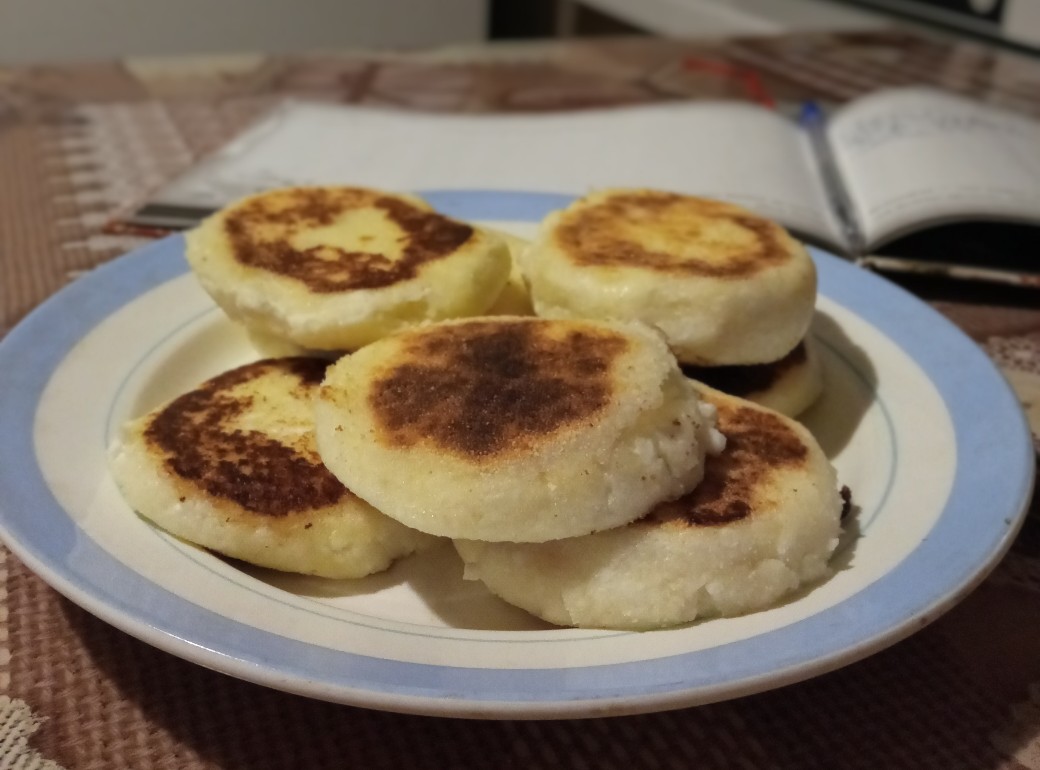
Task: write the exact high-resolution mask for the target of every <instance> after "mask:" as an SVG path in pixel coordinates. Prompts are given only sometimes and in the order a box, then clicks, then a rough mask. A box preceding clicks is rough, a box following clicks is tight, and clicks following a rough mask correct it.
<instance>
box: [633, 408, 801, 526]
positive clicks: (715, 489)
mask: <svg viewBox="0 0 1040 770" xmlns="http://www.w3.org/2000/svg"><path fill="white" fill-rule="evenodd" d="M713 403H716V406H717V407H718V410H719V416H718V427H719V430H720V431H722V433H723V435H725V436H726V449H725V450H724V451H723V452H722V454H720V455H718V456H716V457H709V458H708V460H707V462H706V465H705V470H704V479H703V480H702V481H701V483H700V484H698V485H697V487H696V488H695V489H694V490H693V491H692V492H690V493H689V494H687V495H686V496H684V497H681V498H679V499H678V500H676V501H674V502H670V503H664V504H663V505H660V506H658V507H657V508H656V509H654V511H652V512H651V514H650V515H649V516H648V517H647V518H645V519H642V520H641V522H645V523H648V524H659V523H664V524H665V525H666V526H679V527H686V526H694V527H712V526H718V525H723V524H730V523H732V522H735V521H739V520H741V519H746V518H749V517H753V516H754V515H755V511H756V508H757V507H758V506H760V505H762V503H764V502H766V501H765V500H763V497H762V496H763V494H764V493H765V492H764V490H766V488H767V486H768V480H769V475H770V474H771V473H773V472H774V471H775V470H777V469H782V468H785V467H797V466H799V465H802V464H804V463H805V462H806V460H807V458H808V455H809V450H808V448H807V447H806V445H805V443H804V442H803V441H802V439H801V438H800V437H799V436H798V435H797V434H795V433H794V432H793V431H792V430H791V429H790V428H789V427H788V426H787V425H786V424H785V422H784V419H783V418H782V417H779V416H778V415H776V414H773V413H772V412H769V411H764V410H762V409H757V408H754V407H747V406H742V405H735V404H733V403H728V402H713ZM639 523H640V522H636V524H637V525H638V524H639Z"/></svg>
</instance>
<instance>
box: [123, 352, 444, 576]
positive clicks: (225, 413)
mask: <svg viewBox="0 0 1040 770" xmlns="http://www.w3.org/2000/svg"><path fill="white" fill-rule="evenodd" d="M326 365H327V362H326V361H323V360H320V359H310V358H284V359H270V360H264V361H259V362H256V363H252V364H247V365H245V366H242V367H239V368H237V369H233V370H231V371H229V372H226V373H225V374H222V375H220V376H218V377H215V378H213V379H211V380H209V381H207V382H205V383H203V384H202V385H200V386H199V387H198V388H196V389H195V390H192V391H190V392H188V393H186V394H184V395H182V396H180V397H179V398H176V399H174V400H173V401H171V402H170V403H168V404H166V405H165V406H162V407H160V408H158V409H156V410H154V411H152V412H151V413H149V414H147V415H145V416H144V417H141V418H138V419H136V420H134V421H132V422H130V423H129V424H127V425H126V426H124V429H123V431H122V435H121V437H120V438H119V439H118V440H117V441H116V442H115V444H114V445H113V447H112V449H111V453H110V461H111V470H112V474H113V476H114V478H115V480H116V483H117V484H118V486H119V488H120V489H121V491H122V493H123V495H124V497H125V498H126V500H127V502H128V503H129V504H130V505H131V506H132V507H133V508H134V509H135V510H137V511H138V512H139V513H140V514H141V515H142V516H144V517H145V518H147V519H150V520H151V521H153V522H154V523H155V524H157V525H159V526H160V527H162V528H163V529H165V530H167V531H169V532H171V533H172V534H174V535H177V536H178V537H180V538H183V539H184V540H187V541H190V542H192V543H196V544H198V545H201V546H203V547H205V548H209V549H211V550H213V551H216V552H218V553H222V554H224V555H226V556H231V557H234V558H236V559H241V560H243V561H247V562H250V563H252V564H257V565H260V566H263V567H271V568H274V569H278V570H284V571H288V572H300V573H304V574H309V575H320V576H323V577H332V578H347V577H360V576H362V575H367V574H370V573H372V572H378V571H380V570H382V569H385V568H386V567H388V566H389V565H390V563H391V562H392V561H393V560H394V559H396V558H398V557H400V556H404V555H406V554H408V553H411V552H412V551H414V550H416V549H419V548H422V547H425V546H426V545H429V544H430V543H432V542H433V538H430V537H429V536H427V535H423V534H422V533H419V532H415V531H413V530H410V529H408V528H407V527H404V526H402V525H401V524H398V523H397V522H396V521H394V520H393V519H390V518H388V517H386V516H383V515H382V514H381V513H379V512H378V511H376V510H375V509H374V508H372V506H370V505H369V504H368V503H366V502H365V501H363V500H361V499H360V498H358V497H357V496H355V495H354V494H352V493H351V492H350V491H348V490H347V489H346V488H345V487H344V486H343V484H341V483H340V482H339V480H337V479H336V477H335V476H333V475H332V474H331V473H330V472H329V471H328V469H327V468H325V466H324V465H323V464H322V462H321V459H320V458H319V457H318V453H317V449H316V447H315V442H314V417H313V408H312V397H313V394H314V392H315V391H316V390H317V388H318V385H319V383H320V382H321V378H322V377H323V376H324V373H325V367H326Z"/></svg>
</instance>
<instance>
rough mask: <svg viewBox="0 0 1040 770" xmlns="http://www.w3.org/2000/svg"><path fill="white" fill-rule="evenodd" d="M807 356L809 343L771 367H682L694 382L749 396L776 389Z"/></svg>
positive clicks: (686, 365)
mask: <svg viewBox="0 0 1040 770" xmlns="http://www.w3.org/2000/svg"><path fill="white" fill-rule="evenodd" d="M807 355H808V354H807V353H806V351H805V343H804V342H799V343H798V345H796V346H795V348H794V349H793V350H792V351H791V352H790V353H788V354H787V355H786V356H784V357H783V358H781V359H780V360H779V361H773V362H771V363H768V364H748V365H743V366H738V365H729V366H694V365H693V364H682V363H680V364H679V367H680V368H681V369H682V371H683V374H685V375H686V376H687V377H689V378H690V379H692V380H697V381H699V382H703V383H704V384H705V385H710V386H711V387H713V388H715V389H716V390H721V391H722V392H723V393H729V394H730V395H732V396H747V395H748V394H751V393H760V392H762V391H764V390H768V389H769V388H770V387H772V386H773V385H774V384H775V383H776V382H777V381H778V380H779V379H780V378H781V377H783V376H784V374H785V373H786V372H787V371H789V370H790V369H792V368H794V367H795V366H800V365H802V364H804V363H805V360H806V357H807Z"/></svg>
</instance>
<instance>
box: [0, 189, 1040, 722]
mask: <svg viewBox="0 0 1040 770" xmlns="http://www.w3.org/2000/svg"><path fill="white" fill-rule="evenodd" d="M426 197H427V198H428V199H430V201H431V202H432V203H433V204H434V205H435V206H437V207H438V208H440V209H441V210H443V211H445V212H447V213H450V214H453V215H455V216H459V217H464V218H468V219H474V220H480V221H484V222H488V223H491V224H494V225H495V226H498V227H502V228H506V229H510V230H512V231H514V232H516V233H518V234H524V233H529V232H530V231H531V229H532V227H533V223H535V222H537V221H538V220H539V219H541V218H542V217H543V216H544V215H545V214H546V213H547V212H548V211H549V210H551V209H553V208H556V207H558V206H559V205H560V204H561V203H563V202H564V201H565V199H564V198H562V197H561V196H558V195H545V194H538V193H513V192H510V193H506V192H487V191H476V192H466V191H453V192H436V191H434V192H431V193H427V194H426ZM815 257H816V259H817V264H818V266H819V272H820V300H819V306H818V309H819V313H818V321H817V323H816V324H815V326H814V329H813V334H814V335H815V336H816V337H817V339H818V340H819V341H820V342H821V343H822V345H821V347H822V348H823V352H824V361H825V366H826V375H827V378H828V387H827V391H826V395H825V397H824V398H823V400H822V401H821V402H820V403H819V404H817V405H816V406H815V407H814V408H813V409H812V410H811V411H810V412H809V414H807V415H806V418H805V419H806V422H807V423H808V424H809V426H810V427H811V428H812V429H813V431H814V432H815V433H816V435H817V436H818V438H819V439H820V441H821V443H822V444H823V446H824V448H825V449H826V450H827V452H828V454H829V455H830V457H831V458H832V460H833V462H834V464H835V465H836V466H837V468H838V471H839V475H840V479H841V482H842V483H844V484H847V485H848V486H849V487H850V488H851V489H852V493H853V498H854V501H855V503H856V506H857V508H858V510H857V512H856V515H855V518H854V519H853V520H852V523H851V525H850V526H849V532H848V533H847V535H846V538H845V540H844V542H843V543H842V545H841V547H840V551H839V553H838V555H837V557H836V563H837V565H838V566H839V569H838V571H837V573H836V574H835V575H834V577H833V578H831V579H829V580H827V581H826V582H824V583H823V584H821V585H819V586H816V587H815V588H813V589H812V590H810V591H808V592H805V593H803V594H801V595H799V596H797V597H795V598H794V599H793V600H791V601H790V602H788V603H786V604H784V605H782V606H780V607H777V608H774V609H771V610H768V611H765V612H759V613H755V614H752V615H748V616H746V617H740V618H730V619H716V620H707V621H703V622H699V623H695V624H691V625H688V626H684V627H681V628H676V629H670V630H664V631H654V632H646V633H619V632H608V631H582V630H573V629H559V628H551V627H547V626H545V625H544V624H541V623H539V622H536V621H534V620H533V619H531V618H530V617H529V616H527V615H526V614H524V613H522V612H520V611H519V610H515V609H513V608H511V607H508V606H507V605H505V604H503V603H501V602H499V601H498V600H496V599H494V598H492V597H491V596H489V595H488V594H487V593H485V592H484V591H483V589H482V588H481V587H480V586H479V584H473V583H466V582H463V581H462V579H461V567H460V566H459V564H458V562H457V560H456V559H455V558H454V556H453V554H452V553H451V552H450V549H447V550H441V551H437V552H434V553H433V554H429V555H426V556H421V557H415V558H412V559H408V560H405V561H403V562H401V563H399V564H398V565H396V566H395V567H394V568H392V569H391V570H390V571H389V572H387V573H385V574H383V575H377V576H373V577H371V578H366V579H364V580H360V581H326V580H320V579H315V578H306V577H298V576H296V577H294V576H286V575H280V574H276V573H272V572H268V571H265V570H260V569H243V568H242V567H241V566H240V565H232V564H230V563H228V562H225V561H223V560H222V559H219V558H217V557H215V556H213V555H211V554H209V553H208V552H205V551H202V550H200V549H197V548H194V547H192V546H189V545H186V544H184V543H182V542H179V541H177V540H175V539H173V538H171V537H169V536H167V535H165V534H163V533H161V532H159V531H158V530H156V529H154V528H153V527H151V526H150V525H148V524H147V523H146V522H145V521H143V520H142V519H140V518H138V517H137V516H136V515H135V514H134V513H133V512H132V511H131V510H130V509H129V508H128V507H127V506H126V504H125V503H124V502H123V500H122V498H121V497H120V496H119V494H118V492H117V491H116V489H115V487H114V485H113V483H112V481H111V479H110V478H109V476H108V473H107V469H106V460H105V448H106V445H107V444H108V442H109V440H110V438H111V437H112V435H113V433H114V431H115V430H116V429H117V427H118V425H119V424H120V422H121V421H122V420H124V419H125V418H127V417H128V416H130V415H136V414H139V413H141V412H142V411H143V410H145V409H148V408H150V407H152V406H154V405H156V404H158V403H159V402H161V401H162V400H164V399H166V398H169V397H171V396H173V395H176V394H178V393H180V392H182V391H184V390H186V389H188V388H189V387H191V386H193V385H195V384H197V383H198V382H199V381H200V380H202V379H203V378H205V377H208V376H210V375H212V374H215V373H217V372H219V371H222V370H224V369H226V368H228V367H230V366H232V365H234V364H237V363H240V362H244V361H246V360H249V359H251V358H254V357H255V355H254V354H253V353H252V352H251V350H250V348H249V347H248V345H247V344H246V341H245V339H244V337H243V336H242V335H241V333H240V332H238V331H237V330H236V329H235V328H234V327H232V326H231V324H229V323H228V322H227V321H226V320H225V318H224V317H223V316H222V314H221V313H220V312H219V311H218V310H217V309H216V308H215V307H214V305H213V304H212V302H211V301H210V300H209V298H208V297H207V296H206V295H205V294H204V293H203V292H202V291H201V290H200V289H199V288H198V287H197V285H196V283H195V281H194V279H193V278H192V276H191V275H190V274H189V273H188V272H187V266H186V263H185V261H184V259H183V241H182V239H181V238H180V237H173V238H169V239H166V240H164V241H160V242H157V243H155V244H153V245H150V246H148V247H146V248H144V249H141V250H140V251H137V252H135V253H133V254H129V255H127V256H125V257H122V258H120V259H117V260H114V261H113V262H112V263H110V264H107V265H105V266H103V267H101V268H99V269H97V270H95V271H93V272H92V273H90V274H88V275H87V276H85V277H83V278H82V279H80V280H79V281H77V282H76V283H74V284H72V285H70V286H69V287H67V288H66V289H65V290H63V291H61V292H59V293H58V294H57V295H55V296H54V297H53V298H52V299H50V300H49V301H47V302H46V303H44V304H43V305H42V306H41V307H40V308H39V309H37V310H36V311H35V312H34V313H32V314H31V315H30V316H29V317H28V318H26V319H25V321H24V322H23V323H21V324H20V325H19V326H18V327H17V328H16V329H15V330H14V331H13V332H12V333H11V334H10V335H9V336H8V337H7V339H5V340H4V341H3V343H2V344H0V371H2V372H3V399H2V401H0V429H2V435H3V443H2V446H0V491H2V503H0V535H2V537H3V539H4V541H5V542H6V543H7V544H8V545H9V547H10V548H11V549H12V550H13V551H14V552H15V553H16V554H17V555H18V556H19V557H20V558H21V559H23V560H24V561H25V563H26V564H27V565H28V566H29V567H30V568H31V569H33V570H34V571H36V572H37V573H38V574H39V575H40V576H41V577H42V578H43V579H44V580H46V581H47V582H49V583H50V584H51V585H53V586H54V587H55V588H56V589H57V590H59V591H61V592H62V593H63V594H65V595H66V596H68V597H69V598H70V599H72V600H73V601H75V602H76V603H78V604H80V605H82V606H83V607H85V608H86V609H87V610H89V611H90V612H92V613H94V614H96V615H97V616H99V617H101V618H103V619H104V620H106V621H108V622H109V623H111V624H113V625H115V626H117V627H118V628H121V629H123V630H124V631H126V632H128V633H130V634H132V635H134V636H136V637H139V638H140V639H143V640H144V641H146V642H148V643H150V644H153V645H155V646H157V647H160V648H162V649H164V650H167V651H169V652H172V653H174V654H176V655H179V656H182V657H184V658H187V659H188V660H191V661H195V662H197V663H200V664H202V665H205V666H209V667H211V668H214V669H217V670H219V671H223V672H226V673H228V674H232V675H234V676H238V677H242V678H244V679H248V680H251V681H254V682H259V683H262V684H265V685H269V686H271V687H276V688H280V689H283V690H288V691H292V692H297V693H302V694H305V695H309V696H313V697H316V698H322V699H327V700H332V701H339V702H342V703H349V704H355V705H361V706H368V707H373V708H382V709H389V710H395V711H404V712H417V713H426V714H438V715H452V716H479V717H570V716H591V715H603V714H623V713H635V712H640V711H651V710H657V709H665V708H676V707H680V706H687V705H693V704H698V703H705V702H709V701H712V700H718V699H722V698H730V697H735V696H739V695H744V694H748V693H752V692H756V691H759V690H763V689H767V688H770V687H776V686H779V685H783V684H785V683H788V682H793V681H796V680H799V679H804V678H806V677H809V676H813V675H816V674H819V673H822V672H825V671H828V670H831V669H834V668H837V667H839V666H841V665H844V664H847V663H849V662H852V661H854V660H857V659H859V658H862V657H863V656H865V655H867V654H869V653H872V652H875V651H877V650H879V649H880V648H882V647H884V646H886V645H888V644H891V643H892V642H894V641H896V640H898V639H900V638H902V637H904V636H906V635H908V634H910V633H912V632H913V631H915V630H916V629H918V628H920V627H921V626H923V625H924V624H926V623H927V622H929V621H931V620H933V619H934V618H935V617H936V616H937V615H938V614H939V613H941V612H942V611H943V610H945V609H947V608H949V607H950V606H951V605H952V604H953V603H954V602H955V601H957V600H958V599H959V598H961V597H962V596H963V595H964V594H965V593H966V592H967V591H968V590H970V589H971V588H972V587H973V586H974V585H975V584H977V583H978V581H980V580H981V579H982V577H983V576H984V575H985V574H986V572H988V570H989V569H990V568H992V566H993V565H994V564H995V563H996V562H997V560H998V559H999V558H1000V556H1001V555H1002V554H1003V553H1004V551H1005V550H1006V549H1007V547H1008V546H1009V544H1010V541H1011V539H1012V537H1013V536H1014V533H1015V531H1016V530H1017V528H1018V525H1019V524H1020V522H1021V519H1022V516H1023V515H1024V512H1025V507H1026V502H1027V500H1028V498H1029V493H1030V489H1031V484H1032V469H1033V458H1032V448H1031V445H1030V441H1029V437H1028V430H1027V427H1026V423H1025V420H1024V418H1023V415H1022V412H1021V409H1020V408H1019V405H1018V403H1017V402H1016V400H1015V398H1014V396H1013V395H1012V393H1011V391H1010V389H1009V388H1008V387H1007V386H1006V384H1005V382H1004V380H1003V379H1002V378H1001V376H1000V375H999V374H998V373H997V372H996V370H995V369H994V367H993V366H992V365H991V363H990V362H989V360H988V359H987V358H986V357H985V356H984V355H983V354H982V352H981V351H980V350H979V349H978V347H977V346H976V345H974V344H973V343H972V342H971V341H970V340H968V339H967V338H966V337H964V336H963V335H962V334H961V333H960V332H959V331H958V330H956V329H955V328H954V327H953V326H952V325H950V324H949V323H948V322H947V321H945V320H944V319H943V318H942V317H940V316H939V315H938V314H936V313H935V312H934V311H932V310H931V309H929V308H928V307H927V306H926V305H924V304H923V303H921V302H919V301H917V300H916V299H914V298H912V297H911V296H909V295H908V294H905V293H904V292H902V291H901V290H899V289H897V288H895V287H893V286H892V285H890V284H888V283H887V282H885V281H883V280H881V279H879V278H877V277H875V276H872V275H870V274H867V273H864V272H863V271H861V270H859V269H857V268H855V267H852V266H850V265H848V264H847V263H845V262H842V261H841V260H838V259H836V258H834V257H831V256H828V255H825V254H821V253H816V254H815ZM402 483H407V479H402Z"/></svg>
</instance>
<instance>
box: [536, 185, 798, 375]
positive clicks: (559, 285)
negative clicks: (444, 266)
mask: <svg viewBox="0 0 1040 770" xmlns="http://www.w3.org/2000/svg"><path fill="white" fill-rule="evenodd" d="M521 267H522V269H523V271H524V275H525V277H526V278H527V281H528V284H529V287H530V291H531V296H532V299H533V302H534V307H535V311H536V312H537V313H538V315H542V316H546V317H552V318H574V317H582V318H617V319H627V320H639V321H644V322H646V323H649V324H651V325H653V326H656V327H657V328H659V329H661V331H662V332H664V334H665V337H666V338H667V340H668V344H669V345H670V346H671V348H672V350H673V352H674V353H675V355H676V357H677V358H678V359H679V360H680V361H681V362H683V363H687V364H696V365H725V364H757V363H764V362H768V361H775V360H777V359H779V358H782V357H783V356H785V355H786V354H787V353H788V352H790V351H791V350H792V349H793V348H794V346H795V345H797V344H798V342H799V341H800V340H801V339H802V338H803V337H804V336H805V333H806V330H807V329H808V327H809V322H810V321H811V319H812V315H813V308H814V304H815V299H816V270H815V267H814V265H813V262H812V259H811V258H810V257H809V254H808V253H807V252H806V250H805V248H804V247H803V246H802V245H801V244H800V243H799V242H798V241H796V240H795V239H794V238H792V237H791V236H790V235H789V234H788V233H787V231H786V230H784V229H783V228H782V227H780V225H778V224H776V223H775V222H772V221H770V220H768V219H764V218H762V217H760V216H757V215H755V214H753V213H751V212H750V211H747V210H745V209H743V208H740V207H738V206H734V205H732V204H729V203H723V202H721V201H716V200H709V199H706V198H697V197H693V196H688V195H679V194H676V193H670V192H662V191H656V190H625V189H618V190H605V191H602V192H597V193H594V194H592V195H589V196H587V197H585V198H582V199H580V200H578V201H576V202H575V203H573V204H571V205H570V206H569V207H567V208H566V209H564V210H562V211H558V212H554V213H553V214H551V215H550V216H549V217H547V218H546V220H545V221H544V222H543V224H542V228H541V230H540V233H539V236H538V237H537V238H536V240H535V242H534V244H533V245H532V246H531V248H530V249H527V250H526V251H525V252H524V256H523V259H522V263H521Z"/></svg>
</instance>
